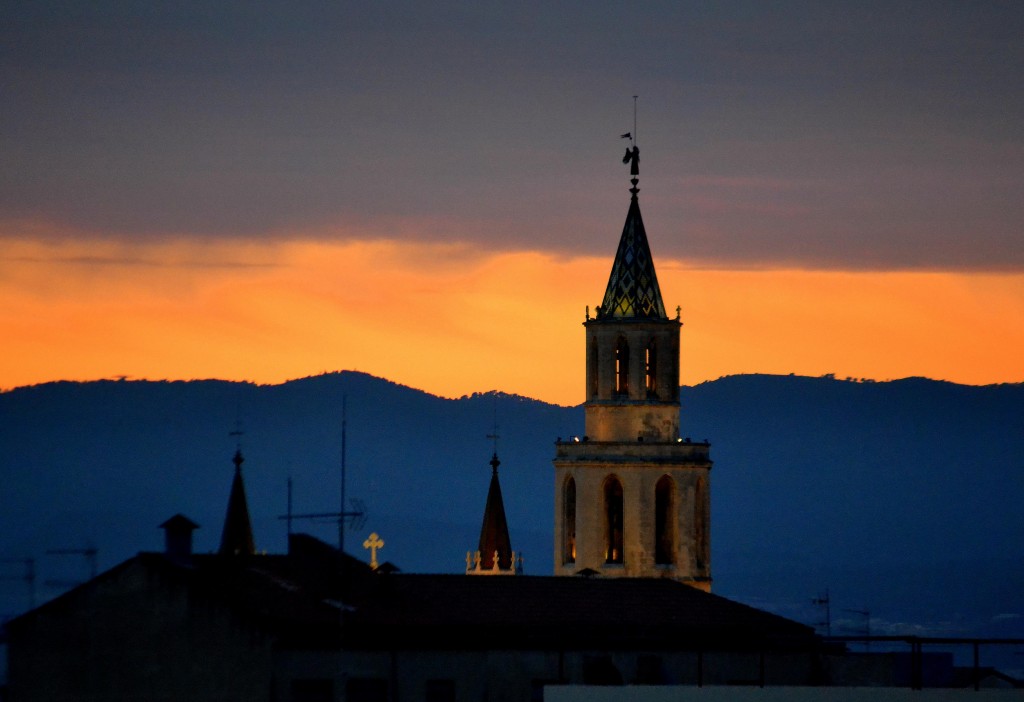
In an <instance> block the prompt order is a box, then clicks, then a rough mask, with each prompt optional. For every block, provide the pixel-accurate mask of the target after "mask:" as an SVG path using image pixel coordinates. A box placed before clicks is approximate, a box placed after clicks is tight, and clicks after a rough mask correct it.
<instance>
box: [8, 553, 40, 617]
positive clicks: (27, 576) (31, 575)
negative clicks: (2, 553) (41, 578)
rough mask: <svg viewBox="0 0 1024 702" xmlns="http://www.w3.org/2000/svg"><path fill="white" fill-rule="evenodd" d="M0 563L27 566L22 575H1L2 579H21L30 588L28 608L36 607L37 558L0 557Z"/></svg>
mask: <svg viewBox="0 0 1024 702" xmlns="http://www.w3.org/2000/svg"><path fill="white" fill-rule="evenodd" d="M0 563H21V564H22V565H24V566H25V572H24V574H22V575H0V580H21V581H22V582H24V583H25V586H26V587H27V588H28V608H29V609H35V608H36V559H35V558H31V557H29V558H0Z"/></svg>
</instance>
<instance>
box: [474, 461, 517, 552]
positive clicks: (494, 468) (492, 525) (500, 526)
mask: <svg viewBox="0 0 1024 702" xmlns="http://www.w3.org/2000/svg"><path fill="white" fill-rule="evenodd" d="M499 465H501V461H499V460H498V454H494V456H492V457H491V486H490V488H488V490H487V504H486V506H485V507H484V521H483V524H482V525H481V526H480V546H479V548H480V567H481V568H482V569H484V570H490V569H492V568H493V567H494V553H495V551H497V553H498V567H499V568H500V569H502V570H509V569H511V568H512V566H513V565H514V564H513V563H512V540H511V539H509V536H508V522H507V521H506V519H505V503H504V501H503V500H502V499H501V485H500V484H499V483H498V466H499Z"/></svg>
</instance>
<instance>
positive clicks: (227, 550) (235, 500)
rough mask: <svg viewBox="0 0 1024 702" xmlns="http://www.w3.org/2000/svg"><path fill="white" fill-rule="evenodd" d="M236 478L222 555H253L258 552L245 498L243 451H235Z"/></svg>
mask: <svg viewBox="0 0 1024 702" xmlns="http://www.w3.org/2000/svg"><path fill="white" fill-rule="evenodd" d="M233 460H234V464H235V478H234V480H233V481H232V483H231V495H230V496H229V497H228V511H227V515H225V517H224V532H223V533H222V534H221V538H220V552H219V553H220V554H221V555H222V556H238V555H247V556H251V555H253V554H254V553H256V544H255V542H254V541H253V538H252V523H251V522H250V521H249V505H248V504H247V503H246V500H245V484H244V483H243V482H242V463H243V462H244V461H245V459H244V458H242V451H241V449H238V450H236V451H235V457H234V459H233Z"/></svg>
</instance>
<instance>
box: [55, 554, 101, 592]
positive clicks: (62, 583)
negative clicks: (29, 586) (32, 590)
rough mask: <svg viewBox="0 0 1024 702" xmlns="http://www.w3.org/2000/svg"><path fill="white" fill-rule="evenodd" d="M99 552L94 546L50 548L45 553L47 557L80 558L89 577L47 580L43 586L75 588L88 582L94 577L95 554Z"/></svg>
mask: <svg viewBox="0 0 1024 702" xmlns="http://www.w3.org/2000/svg"><path fill="white" fill-rule="evenodd" d="M97 553H99V551H98V550H97V549H96V547H95V546H86V547H85V548H51V549H48V550H47V551H46V555H48V556H82V557H83V558H84V559H85V566H86V569H87V570H88V571H89V575H88V577H87V578H86V579H85V580H47V581H46V582H45V583H44V584H45V585H47V586H49V587H75V586H77V585H81V584H82V583H83V582H88V581H89V580H92V579H93V578H95V577H96V554H97Z"/></svg>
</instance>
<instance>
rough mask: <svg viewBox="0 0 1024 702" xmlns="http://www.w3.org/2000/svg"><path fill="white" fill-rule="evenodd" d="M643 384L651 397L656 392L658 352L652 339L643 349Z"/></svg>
mask: <svg viewBox="0 0 1024 702" xmlns="http://www.w3.org/2000/svg"><path fill="white" fill-rule="evenodd" d="M644 384H645V385H646V387H647V397H653V396H654V395H656V394H657V393H658V354H657V347H656V346H655V345H654V339H651V341H650V343H649V344H647V348H646V349H644Z"/></svg>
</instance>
